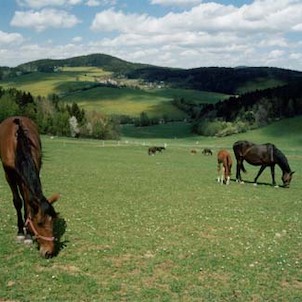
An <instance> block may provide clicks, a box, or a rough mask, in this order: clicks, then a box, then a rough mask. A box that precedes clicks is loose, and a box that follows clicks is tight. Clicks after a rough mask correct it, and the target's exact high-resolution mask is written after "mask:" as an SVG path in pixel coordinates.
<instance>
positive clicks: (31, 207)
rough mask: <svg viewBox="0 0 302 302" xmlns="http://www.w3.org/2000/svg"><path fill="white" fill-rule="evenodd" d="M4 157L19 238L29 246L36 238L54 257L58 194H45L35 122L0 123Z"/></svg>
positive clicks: (44, 252)
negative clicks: (33, 238)
mask: <svg viewBox="0 0 302 302" xmlns="http://www.w3.org/2000/svg"><path fill="white" fill-rule="evenodd" d="M0 158H1V161H2V165H3V169H4V171H5V176H6V180H7V182H8V184H9V186H10V188H11V191H12V195H13V203H14V206H15V209H16V212H17V226H18V234H17V239H18V240H19V241H23V240H24V242H25V243H29V242H32V239H31V235H34V237H35V239H36V240H37V242H38V245H39V249H40V254H41V255H42V256H43V257H45V258H49V257H52V256H53V255H54V253H55V242H54V241H55V237H54V231H53V229H54V219H55V218H56V217H57V213H56V212H55V210H54V208H53V205H52V203H53V202H54V201H56V200H57V199H58V195H54V196H52V197H51V198H50V199H46V197H45V196H44V195H43V192H42V185H41V181H40V176H39V173H40V169H41V165H42V149H41V141H40V136H39V133H38V129H37V126H36V125H35V124H34V122H33V121H32V120H30V119H29V118H26V117H10V118H7V119H6V120H4V121H3V122H2V123H1V124H0ZM22 207H24V220H23V218H22Z"/></svg>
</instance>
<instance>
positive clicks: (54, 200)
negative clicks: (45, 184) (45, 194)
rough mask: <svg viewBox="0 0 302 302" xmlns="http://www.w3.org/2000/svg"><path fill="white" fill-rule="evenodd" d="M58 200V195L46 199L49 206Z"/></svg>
mask: <svg viewBox="0 0 302 302" xmlns="http://www.w3.org/2000/svg"><path fill="white" fill-rule="evenodd" d="M59 198H60V194H54V195H52V196H50V197H49V198H48V202H49V203H50V204H52V203H54V202H56V201H57V200H58V199H59Z"/></svg>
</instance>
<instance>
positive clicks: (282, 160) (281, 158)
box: [272, 145, 291, 173]
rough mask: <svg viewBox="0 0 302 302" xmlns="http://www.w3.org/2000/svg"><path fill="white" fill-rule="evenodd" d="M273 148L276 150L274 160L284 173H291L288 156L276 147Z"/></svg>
mask: <svg viewBox="0 0 302 302" xmlns="http://www.w3.org/2000/svg"><path fill="white" fill-rule="evenodd" d="M272 146H273V150H274V158H275V160H276V161H277V163H278V165H279V166H280V168H281V169H282V171H285V172H287V173H289V172H291V169H290V167H289V164H288V161H287V158H286V156H285V155H284V154H283V153H282V152H281V151H280V150H279V149H278V148H277V147H276V146H275V145H272Z"/></svg>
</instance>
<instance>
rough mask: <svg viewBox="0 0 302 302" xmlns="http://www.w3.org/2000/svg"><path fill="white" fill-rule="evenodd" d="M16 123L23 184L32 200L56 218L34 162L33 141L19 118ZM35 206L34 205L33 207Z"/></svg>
mask: <svg viewBox="0 0 302 302" xmlns="http://www.w3.org/2000/svg"><path fill="white" fill-rule="evenodd" d="M14 123H15V124H16V125H18V130H17V133H16V136H17V148H16V156H15V167H16V170H17V172H18V175H19V177H20V178H21V180H22V182H24V184H25V185H26V186H27V188H28V189H29V192H30V195H31V198H30V200H32V202H34V201H33V197H35V200H36V201H37V202H38V203H39V206H40V207H41V210H42V211H43V212H44V213H45V214H48V215H50V216H52V217H55V216H56V212H55V210H54V208H53V206H52V205H51V204H50V203H49V202H48V200H47V199H46V198H45V196H44V195H43V192H42V185H41V181H40V177H39V171H38V168H37V167H36V164H35V162H34V159H33V156H32V152H31V148H32V147H33V146H34V144H33V142H32V141H31V139H30V138H29V137H28V135H27V134H26V130H24V128H23V125H22V123H21V120H20V119H19V118H16V119H14ZM31 206H33V204H32V205H31Z"/></svg>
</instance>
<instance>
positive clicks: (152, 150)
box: [148, 146, 166, 155]
mask: <svg viewBox="0 0 302 302" xmlns="http://www.w3.org/2000/svg"><path fill="white" fill-rule="evenodd" d="M163 150H166V148H165V147H157V146H154V147H150V148H148V154H149V155H154V154H155V153H156V152H162V151H163Z"/></svg>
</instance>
